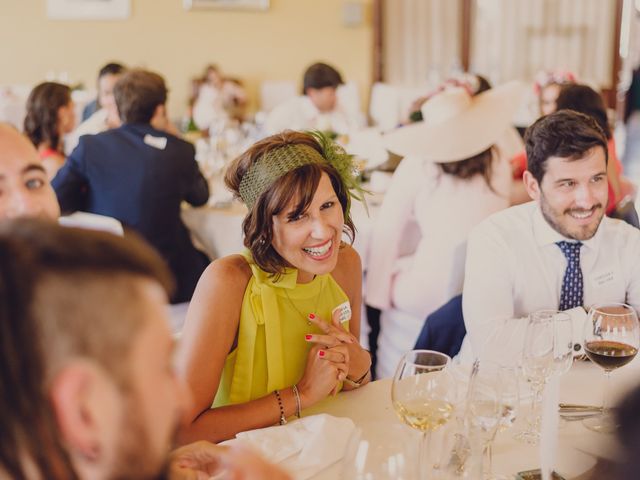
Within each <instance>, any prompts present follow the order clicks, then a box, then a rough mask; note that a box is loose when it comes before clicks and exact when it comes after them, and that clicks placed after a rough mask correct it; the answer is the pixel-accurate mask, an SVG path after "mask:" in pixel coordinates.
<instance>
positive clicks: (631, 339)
mask: <svg viewBox="0 0 640 480" xmlns="http://www.w3.org/2000/svg"><path fill="white" fill-rule="evenodd" d="M639 338H640V327H639V326H638V317H637V315H636V312H635V310H634V309H633V308H632V307H630V306H629V305H626V304H624V303H606V304H601V305H595V306H593V307H592V308H591V310H590V311H589V316H588V318H587V321H586V323H585V332H584V351H585V353H586V354H587V357H589V359H590V360H591V361H592V362H593V363H595V364H596V365H598V366H600V367H601V368H602V369H604V376H605V386H604V392H603V396H602V414H601V415H599V416H596V417H592V418H588V419H586V420H584V421H583V422H582V423H583V424H584V425H585V426H586V427H587V428H589V429H590V430H593V431H596V432H604V433H612V432H613V431H614V430H615V429H616V426H617V425H616V422H615V418H614V417H613V415H612V414H611V411H610V410H609V408H608V402H607V400H608V398H607V397H608V393H607V392H608V390H609V382H610V381H609V378H610V376H611V372H612V371H613V370H615V369H617V368H620V367H623V366H624V365H626V364H627V363H629V362H630V361H631V360H633V358H634V357H635V356H636V353H638V348H639V347H640V345H639V341H640V340H639Z"/></svg>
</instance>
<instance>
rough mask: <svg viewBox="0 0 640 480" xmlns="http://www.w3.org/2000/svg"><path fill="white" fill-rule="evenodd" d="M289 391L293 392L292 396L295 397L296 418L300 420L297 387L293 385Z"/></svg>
mask: <svg viewBox="0 0 640 480" xmlns="http://www.w3.org/2000/svg"><path fill="white" fill-rule="evenodd" d="M291 390H293V395H294V396H295V397H296V417H298V418H301V414H300V410H301V406H300V392H298V385H296V384H294V385H293V387H291Z"/></svg>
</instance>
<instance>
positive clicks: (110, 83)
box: [64, 63, 125, 155]
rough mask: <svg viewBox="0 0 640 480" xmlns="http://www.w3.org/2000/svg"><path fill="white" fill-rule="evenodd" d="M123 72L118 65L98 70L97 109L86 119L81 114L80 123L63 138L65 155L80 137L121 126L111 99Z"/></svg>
mask: <svg viewBox="0 0 640 480" xmlns="http://www.w3.org/2000/svg"><path fill="white" fill-rule="evenodd" d="M124 71H125V68H124V67H123V66H122V65H120V64H119V63H107V64H106V65H105V66H104V67H102V68H101V69H100V72H99V73H98V98H97V99H96V106H97V107H96V109H95V110H94V111H93V113H91V114H90V115H89V116H88V117H86V118H85V117H84V114H83V118H82V123H81V124H80V125H78V126H77V127H76V129H75V130H74V131H73V132H71V133H70V134H69V135H67V138H65V142H64V149H65V152H66V153H67V155H69V154H70V153H71V152H72V151H73V149H74V148H76V146H77V145H78V139H79V138H80V137H81V136H82V135H95V134H96V133H100V132H104V131H105V130H109V129H110V128H116V127H119V126H120V125H121V124H122V122H121V121H120V116H119V115H118V107H117V106H116V102H115V100H114V98H113V87H114V85H115V84H116V82H117V81H118V79H119V78H120V76H121V75H122V73H123V72H124ZM88 106H89V105H87V107H88ZM85 111H86V108H85Z"/></svg>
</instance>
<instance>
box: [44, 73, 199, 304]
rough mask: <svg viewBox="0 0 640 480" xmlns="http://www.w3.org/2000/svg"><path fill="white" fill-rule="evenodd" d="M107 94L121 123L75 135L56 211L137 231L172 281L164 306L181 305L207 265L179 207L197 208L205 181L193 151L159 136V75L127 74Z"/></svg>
mask: <svg viewBox="0 0 640 480" xmlns="http://www.w3.org/2000/svg"><path fill="white" fill-rule="evenodd" d="M114 96H115V100H116V104H117V106H118V111H119V112H120V117H121V118H122V121H123V125H122V126H121V127H119V128H115V129H112V130H108V131H106V132H102V133H99V134H97V135H85V136H83V137H81V138H80V143H79V144H78V147H77V148H76V149H75V150H74V151H73V153H72V154H71V155H70V156H69V160H68V161H67V163H66V165H65V166H64V168H63V169H62V170H61V171H60V172H59V173H58V175H57V176H56V178H55V179H54V180H53V187H54V189H55V190H56V194H57V196H58V200H59V202H60V206H61V208H62V211H63V212H65V213H66V212H73V211H76V210H83V211H87V212H90V213H98V214H101V215H106V216H109V217H113V218H116V219H117V220H119V221H120V222H122V224H123V225H124V227H125V229H126V228H131V229H133V230H135V231H137V232H138V233H140V234H141V235H142V236H143V237H144V238H145V239H146V240H147V241H148V242H149V243H151V245H153V246H154V247H155V248H156V249H157V250H158V251H159V252H160V254H161V255H162V257H163V258H164V259H165V261H166V262H167V263H168V265H169V267H170V268H171V271H172V272H173V274H174V275H175V277H176V280H177V284H178V288H177V291H176V293H175V296H174V297H173V298H172V301H173V302H174V303H180V302H186V301H189V299H190V298H191V295H192V293H193V290H194V288H195V285H196V283H197V281H198V278H199V277H200V274H201V273H202V272H203V271H204V269H205V267H206V266H207V265H208V263H209V260H208V258H207V257H206V255H204V254H203V253H202V252H200V251H199V250H197V249H196V248H195V247H194V246H193V244H192V243H191V238H190V236H189V232H188V231H187V229H186V227H185V226H184V224H183V223H182V220H181V219H180V205H181V203H182V202H183V201H186V202H188V203H190V204H192V205H196V206H200V205H204V204H205V203H206V202H207V200H208V198H209V187H208V184H207V181H206V180H205V178H204V177H203V176H202V174H201V173H200V170H199V169H198V165H197V163H196V161H195V158H194V156H195V151H194V148H193V145H191V144H190V143H188V142H185V141H184V140H181V139H179V138H177V137H175V136H174V135H171V134H170V133H167V132H166V130H167V128H168V124H169V120H168V118H167V111H166V106H165V105H166V101H167V88H166V85H165V83H164V79H163V78H162V77H161V76H160V75H157V74H155V73H153V72H149V71H145V70H130V71H128V72H126V73H124V74H123V75H122V77H121V78H120V80H118V82H117V83H116V86H115V87H114Z"/></svg>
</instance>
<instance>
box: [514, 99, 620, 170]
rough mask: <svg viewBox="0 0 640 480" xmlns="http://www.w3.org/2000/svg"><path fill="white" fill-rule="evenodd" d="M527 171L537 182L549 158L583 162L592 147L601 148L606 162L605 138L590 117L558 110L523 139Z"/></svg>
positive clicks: (538, 121) (531, 127)
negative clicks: (581, 160)
mask: <svg viewBox="0 0 640 480" xmlns="http://www.w3.org/2000/svg"><path fill="white" fill-rule="evenodd" d="M524 142H525V147H526V150H527V164H528V166H527V170H529V172H531V175H533V177H534V178H535V179H536V180H537V181H538V183H541V182H542V178H543V177H544V174H545V172H546V164H547V160H548V159H549V157H563V158H569V159H570V160H578V159H580V158H583V157H584V156H585V154H586V153H587V152H588V151H589V150H591V149H592V148H594V147H602V149H603V150H604V155H605V161H608V153H607V138H606V136H605V134H604V132H603V131H602V128H600V126H599V125H598V123H597V122H596V121H595V120H594V119H593V118H592V117H590V116H588V115H585V114H583V113H579V112H575V111H573V110H559V111H557V112H554V113H552V114H550V115H546V116H544V117H541V118H539V119H538V120H536V122H535V123H534V124H533V125H531V126H530V127H529V128H528V129H527V131H526V132H525V135H524Z"/></svg>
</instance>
